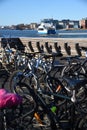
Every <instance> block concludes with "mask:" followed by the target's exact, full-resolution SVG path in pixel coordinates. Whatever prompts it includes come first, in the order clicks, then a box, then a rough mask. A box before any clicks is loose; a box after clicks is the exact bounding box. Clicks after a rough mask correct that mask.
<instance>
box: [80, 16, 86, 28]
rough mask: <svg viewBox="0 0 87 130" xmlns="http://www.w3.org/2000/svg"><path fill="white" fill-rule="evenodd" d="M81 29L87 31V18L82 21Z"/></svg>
mask: <svg viewBox="0 0 87 130" xmlns="http://www.w3.org/2000/svg"><path fill="white" fill-rule="evenodd" d="M79 24H80V28H82V29H87V18H83V19H81V20H80V23H79Z"/></svg>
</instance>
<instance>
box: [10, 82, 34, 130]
mask: <svg viewBox="0 0 87 130" xmlns="http://www.w3.org/2000/svg"><path fill="white" fill-rule="evenodd" d="M16 85H17V86H15V90H14V92H15V93H17V94H19V95H20V96H21V97H22V104H21V113H20V115H19V116H17V117H14V119H13V120H11V121H10V122H9V128H10V127H12V128H14V126H15V125H16V126H17V127H15V128H16V129H15V130H29V127H30V126H31V121H32V119H33V115H34V113H35V109H36V103H35V101H34V99H33V97H32V95H31V93H30V92H29V89H28V88H27V87H28V85H26V84H25V83H22V82H20V84H16ZM17 111H18V109H17ZM14 115H16V112H15V113H14ZM13 130H14V129H13ZM31 130H33V129H31Z"/></svg>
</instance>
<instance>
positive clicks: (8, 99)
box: [0, 89, 22, 108]
mask: <svg viewBox="0 0 87 130" xmlns="http://www.w3.org/2000/svg"><path fill="white" fill-rule="evenodd" d="M21 103H22V97H21V96H19V95H17V94H14V93H10V92H8V91H7V90H5V89H0V108H11V107H14V106H17V105H19V104H21Z"/></svg>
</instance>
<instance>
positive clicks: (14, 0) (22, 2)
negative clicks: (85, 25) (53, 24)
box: [0, 0, 87, 26]
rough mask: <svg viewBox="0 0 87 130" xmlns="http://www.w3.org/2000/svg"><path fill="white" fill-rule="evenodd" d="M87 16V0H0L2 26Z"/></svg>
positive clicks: (0, 22) (78, 18) (76, 18)
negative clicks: (47, 19)
mask: <svg viewBox="0 0 87 130" xmlns="http://www.w3.org/2000/svg"><path fill="white" fill-rule="evenodd" d="M86 17H87V0H0V26H6V25H9V26H10V25H17V24H21V23H24V24H30V23H34V22H35V23H40V21H41V20H42V19H46V18H53V19H56V20H63V19H70V20H81V19H82V18H86Z"/></svg>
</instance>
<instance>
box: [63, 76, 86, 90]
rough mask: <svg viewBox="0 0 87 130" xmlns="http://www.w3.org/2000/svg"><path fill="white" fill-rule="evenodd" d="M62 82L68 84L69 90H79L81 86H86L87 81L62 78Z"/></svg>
mask: <svg viewBox="0 0 87 130" xmlns="http://www.w3.org/2000/svg"><path fill="white" fill-rule="evenodd" d="M63 80H64V81H65V82H66V83H67V84H68V87H69V89H70V90H75V89H79V88H80V87H81V86H83V85H85V84H87V80H86V79H85V78H84V79H73V78H69V77H63Z"/></svg>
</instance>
